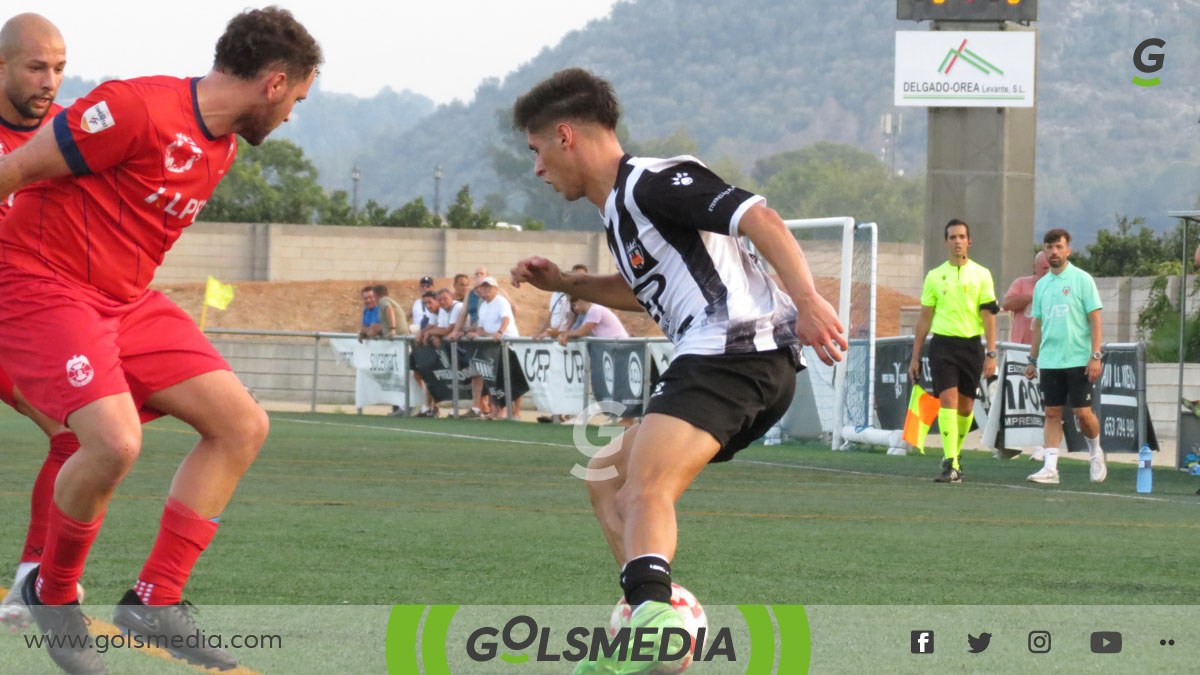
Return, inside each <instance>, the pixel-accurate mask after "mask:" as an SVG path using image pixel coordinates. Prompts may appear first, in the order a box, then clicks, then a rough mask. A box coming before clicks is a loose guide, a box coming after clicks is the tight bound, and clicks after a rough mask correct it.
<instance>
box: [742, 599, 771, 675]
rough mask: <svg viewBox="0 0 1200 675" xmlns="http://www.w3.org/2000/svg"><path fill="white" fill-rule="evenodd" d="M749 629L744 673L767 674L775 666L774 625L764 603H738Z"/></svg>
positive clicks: (748, 674) (751, 674)
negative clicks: (748, 660)
mask: <svg viewBox="0 0 1200 675" xmlns="http://www.w3.org/2000/svg"><path fill="white" fill-rule="evenodd" d="M738 609H739V610H741V612H742V616H743V617H745V619H746V626H747V627H748V628H749V629H750V662H749V663H747V664H746V675H769V674H770V672H771V668H773V667H774V666H775V627H774V626H772V625H771V615H770V614H768V613H767V608H766V606H765V605H738Z"/></svg>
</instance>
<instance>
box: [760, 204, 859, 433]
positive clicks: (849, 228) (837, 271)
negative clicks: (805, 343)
mask: <svg viewBox="0 0 1200 675" xmlns="http://www.w3.org/2000/svg"><path fill="white" fill-rule="evenodd" d="M784 223H785V224H786V225H787V226H788V229H790V230H791V231H792V232H793V234H795V236H796V238H797V239H798V240H799V243H800V246H801V248H803V249H804V255H805V258H807V260H808V266H809V269H810V270H812V274H813V278H814V281H815V282H816V285H817V290H818V291H819V292H820V293H821V295H822V296H824V297H825V299H826V300H828V301H829V302H830V303H831V304H833V306H834V308H835V309H837V312H838V317H839V318H840V319H841V321H842V326H843V327H844V328H845V329H846V337H847V339H848V340H849V342H850V349H849V351H848V352H847V353H846V354H845V355H844V358H843V360H842V362H841V363H837V364H835V365H834V366H827V365H825V364H824V363H822V362H821V360H820V359H819V358H817V355H816V353H815V352H814V351H813V350H812V348H810V347H805V349H804V353H805V360H806V361H807V363H808V368H807V369H806V370H805V371H803V372H802V373H800V374H799V376H798V378H797V382H796V384H797V392H796V400H795V401H794V403H793V405H792V408H791V409H790V410H789V411H788V414H787V415H786V416H785V417H784V419H783V421H782V431H783V434H784V435H786V436H788V437H792V438H818V437H819V438H825V439H828V440H829V441H830V443H831V445H832V447H833V448H834V449H840V448H842V447H843V446H844V444H845V437H846V435H847V434H848V433H850V434H853V433H854V432H856V431H857V432H861V431H862V430H864V429H868V428H871V427H873V426H875V425H876V422H875V416H874V413H873V409H874V406H873V405H872V402H873V401H874V398H875V397H874V392H873V389H874V378H873V377H872V376H871V374H872V373H873V372H874V370H875V317H876V302H875V274H876V262H877V250H878V232H877V229H876V226H875V223H856V222H855V220H854V219H853V218H849V217H841V218H817V219H803V220H786V221H784Z"/></svg>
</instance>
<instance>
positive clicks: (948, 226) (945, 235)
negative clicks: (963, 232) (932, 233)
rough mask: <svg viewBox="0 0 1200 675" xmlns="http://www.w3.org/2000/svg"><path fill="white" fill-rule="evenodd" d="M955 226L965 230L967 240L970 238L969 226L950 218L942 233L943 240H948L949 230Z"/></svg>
mask: <svg viewBox="0 0 1200 675" xmlns="http://www.w3.org/2000/svg"><path fill="white" fill-rule="evenodd" d="M955 225H962V226H963V227H965V228H967V239H970V238H971V226H970V225H967V224H966V223H964V222H963V221H961V220H959V219H958V218H951V219H950V222H948V223H946V229H945V230H944V231H943V236H944V238H945V239H949V238H950V228H952V227H954V226H955Z"/></svg>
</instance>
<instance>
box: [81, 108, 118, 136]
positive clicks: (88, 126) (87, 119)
mask: <svg viewBox="0 0 1200 675" xmlns="http://www.w3.org/2000/svg"><path fill="white" fill-rule="evenodd" d="M116 125H117V121H116V120H115V119H113V116H112V113H111V112H109V111H108V102H107V101H100V102H99V103H97V104H96V105H94V106H92V107H90V108H88V109H87V110H84V111H83V116H82V117H80V118H79V128H80V129H83V130H84V131H86V132H88V133H89V134H94V133H96V132H98V131H104V130H105V129H109V128H111V127H115V126H116Z"/></svg>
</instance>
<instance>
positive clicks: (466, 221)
mask: <svg viewBox="0 0 1200 675" xmlns="http://www.w3.org/2000/svg"><path fill="white" fill-rule="evenodd" d="M474 207H475V204H474V200H472V199H471V186H470V185H464V186H462V189H461V190H459V191H458V194H457V195H456V196H455V198H454V203H453V204H451V205H450V208H448V209H446V222H447V223H448V224H449V225H450V227H454V228H460V229H473V230H479V229H484V228H490V227H493V226H494V225H495V224H496V221H495V219H493V218H492V212H491V211H490V210H488V208H487V207H486V206H485V207H483V208H482V209H480V210H479V211H478V212H476V211H475V210H474Z"/></svg>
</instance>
